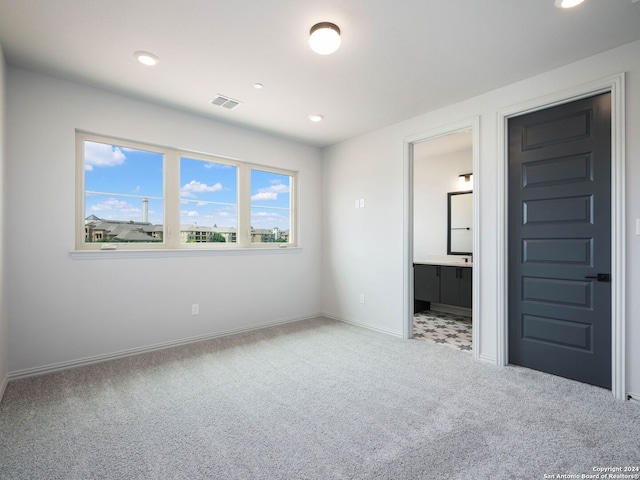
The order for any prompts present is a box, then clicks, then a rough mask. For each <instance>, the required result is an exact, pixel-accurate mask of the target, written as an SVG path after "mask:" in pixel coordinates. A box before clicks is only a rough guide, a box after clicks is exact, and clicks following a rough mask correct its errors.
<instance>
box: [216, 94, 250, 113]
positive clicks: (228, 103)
mask: <svg viewBox="0 0 640 480" xmlns="http://www.w3.org/2000/svg"><path fill="white" fill-rule="evenodd" d="M209 103H211V104H212V105H218V106H219V107H223V108H227V109H229V110H233V109H234V108H236V107H237V106H238V105H240V104H241V103H242V102H240V101H238V100H234V99H233V98H229V97H225V96H223V95H216V96H215V97H213V98H212V99H211V100H209Z"/></svg>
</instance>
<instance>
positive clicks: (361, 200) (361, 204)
mask: <svg viewBox="0 0 640 480" xmlns="http://www.w3.org/2000/svg"><path fill="white" fill-rule="evenodd" d="M360 208H364V198H361V199H360Z"/></svg>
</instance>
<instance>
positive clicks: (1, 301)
mask: <svg viewBox="0 0 640 480" xmlns="http://www.w3.org/2000/svg"><path fill="white" fill-rule="evenodd" d="M5 71H6V64H5V61H4V53H3V51H2V46H0V400H2V394H3V393H4V389H5V387H6V385H7V378H8V375H9V320H8V314H7V311H8V310H7V295H6V292H7V283H6V278H7V274H6V238H7V235H6V231H7V230H6V228H5V208H6V202H5V174H4V172H5V162H6V157H5V150H6V142H5V116H6V108H5V105H6V101H5V97H6V96H5Z"/></svg>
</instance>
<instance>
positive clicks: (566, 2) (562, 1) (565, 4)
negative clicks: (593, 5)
mask: <svg viewBox="0 0 640 480" xmlns="http://www.w3.org/2000/svg"><path fill="white" fill-rule="evenodd" d="M582 2H584V0H556V7H558V8H573V7H575V6H577V5H580V4H581V3H582Z"/></svg>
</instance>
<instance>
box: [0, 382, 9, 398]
mask: <svg viewBox="0 0 640 480" xmlns="http://www.w3.org/2000/svg"><path fill="white" fill-rule="evenodd" d="M8 383H9V375H5V376H4V378H3V379H2V382H0V402H1V401H2V397H4V391H5V390H6V389H7V384H8Z"/></svg>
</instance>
